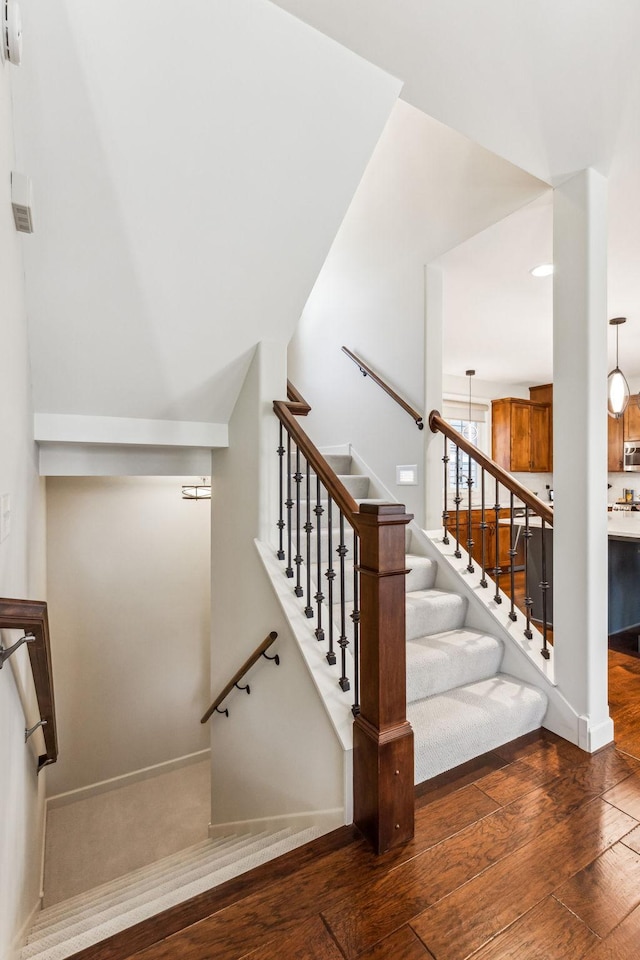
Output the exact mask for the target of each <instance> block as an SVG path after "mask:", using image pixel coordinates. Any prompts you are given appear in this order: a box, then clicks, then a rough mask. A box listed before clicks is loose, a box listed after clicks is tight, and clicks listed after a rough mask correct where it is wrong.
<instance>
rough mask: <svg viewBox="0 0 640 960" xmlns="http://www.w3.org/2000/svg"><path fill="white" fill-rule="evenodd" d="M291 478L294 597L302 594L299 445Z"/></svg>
mask: <svg viewBox="0 0 640 960" xmlns="http://www.w3.org/2000/svg"><path fill="white" fill-rule="evenodd" d="M293 479H294V480H295V482H296V555H295V558H294V559H295V564H296V585H295V589H294V591H293V592H294V593H295V595H296V597H301V596H302V594H303V592H304V591H303V589H302V587H301V585H300V566H301V564H302V554H301V553H300V483H301V481H302V474H301V473H300V447H298V446H297V445H296V472H295V473H294V475H293Z"/></svg>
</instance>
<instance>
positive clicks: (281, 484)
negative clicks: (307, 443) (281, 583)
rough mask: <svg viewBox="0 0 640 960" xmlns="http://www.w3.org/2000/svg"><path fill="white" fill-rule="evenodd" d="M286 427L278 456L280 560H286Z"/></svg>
mask: <svg viewBox="0 0 640 960" xmlns="http://www.w3.org/2000/svg"><path fill="white" fill-rule="evenodd" d="M283 430H284V427H283V426H282V424H280V444H279V446H278V458H279V465H280V470H279V489H280V496H279V500H278V502H279V514H278V552H277V554H276V556H277V557H278V560H284V549H283V535H284V454H285V450H284V443H283V441H284V434H283Z"/></svg>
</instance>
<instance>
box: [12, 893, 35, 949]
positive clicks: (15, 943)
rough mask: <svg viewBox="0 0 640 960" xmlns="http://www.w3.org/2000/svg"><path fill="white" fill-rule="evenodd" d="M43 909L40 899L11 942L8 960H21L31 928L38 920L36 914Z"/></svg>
mask: <svg viewBox="0 0 640 960" xmlns="http://www.w3.org/2000/svg"><path fill="white" fill-rule="evenodd" d="M41 909H42V902H41V900H40V898H38V900H37V901H36V904H35V906H34V907H33V909H32V910H31V912H30V913H29V916H28V917H27V919H26V920H25V922H24V923H23V924H22V926H21V927H20V929H19V930H18V932H17V933H16V935H15V936H14V938H13V940H12V941H11V946H10V947H9V956H8V957H7V960H20V955H21V953H22V950H23V948H24V946H25V945H26V942H27V936H28V935H29V930H30V929H31V926H32V924H33V922H34V920H35V918H36V914H38V913H40V910H41Z"/></svg>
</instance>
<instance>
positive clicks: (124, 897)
mask: <svg viewBox="0 0 640 960" xmlns="http://www.w3.org/2000/svg"><path fill="white" fill-rule="evenodd" d="M285 834H286V831H282V838H284V835H285ZM272 839H273V838H272V837H270V836H269V835H268V834H264V835H262V836H261V837H260V838H254V840H253V842H252V843H245V844H244V845H238V846H237V847H236V849H235V850H233V851H229V852H228V853H227V854H226V855H225V856H214V857H212V858H211V859H208V860H205V861H202V860H201V859H199V860H198V861H197V862H196V863H195V864H193V865H192V866H191V867H190V868H188V869H185V870H183V871H182V872H181V873H177V874H176V873H174V872H171V873H169V874H166V873H165V874H164V875H163V878H162V879H159V878H158V877H156V878H154V881H153V882H152V883H148V882H146V883H140V888H139V889H138V888H137V887H136V886H135V885H134V886H133V888H132V887H131V886H127V887H126V888H125V889H124V890H123V892H121V893H120V894H119V896H115V895H113V894H112V895H111V896H110V897H107V898H106V899H105V901H104V902H103V901H102V900H99V901H96V902H95V903H93V904H91V905H90V906H88V907H85V908H84V909H83V910H81V911H79V912H78V913H77V914H76V915H75V918H71V917H67V918H65V919H63V920H58V921H57V922H56V923H53V924H51V926H50V927H49V926H48V927H47V929H46V931H44V930H41V931H40V933H39V935H38V937H34V936H30V937H29V939H28V942H27V946H26V947H25V949H24V951H23V954H22V956H23V960H28V958H30V957H32V956H35V955H36V954H37V953H40V952H41V950H42V949H43V948H44V946H46V947H50V946H54V945H55V944H57V943H62V942H63V941H65V940H68V939H70V938H71V937H74V936H77V935H78V934H81V933H85V932H86V931H87V930H90V929H91V928H92V927H96V926H97V925H98V924H103V923H106V922H107V921H109V920H112V919H113V918H114V917H117V916H118V915H119V914H120V913H121V912H122V907H123V905H124V904H126V909H127V910H128V911H131V910H135V909H136V908H137V907H140V906H142V905H143V904H144V903H146V902H147V901H148V900H149V893H150V891H151V896H152V899H153V900H157V899H158V898H159V897H162V896H164V895H165V894H170V893H171V892H172V891H174V890H177V889H180V888H181V887H185V886H189V885H191V884H193V883H194V882H197V881H198V880H200V879H202V878H203V877H208V876H209V875H210V874H211V873H213V872H215V871H218V870H220V869H223V868H224V867H227V866H228V865H229V864H233V863H234V862H235V861H236V860H237V859H238V856H247V855H249V854H251V853H254V852H258V851H259V850H261V849H262V848H263V847H265V846H268V845H269V844H270V843H271V842H272Z"/></svg>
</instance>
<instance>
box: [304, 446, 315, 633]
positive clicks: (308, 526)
mask: <svg viewBox="0 0 640 960" xmlns="http://www.w3.org/2000/svg"><path fill="white" fill-rule="evenodd" d="M306 488H307V489H306V494H307V521H306V523H305V525H304V532H305V533H306V535H307V605H306V607H305V608H304V615H305V617H307V618H308V619H311V617H312V616H313V607H312V606H311V534H312V533H313V524H312V523H311V474H310V467H309V461H308V460H307V484H306Z"/></svg>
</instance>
